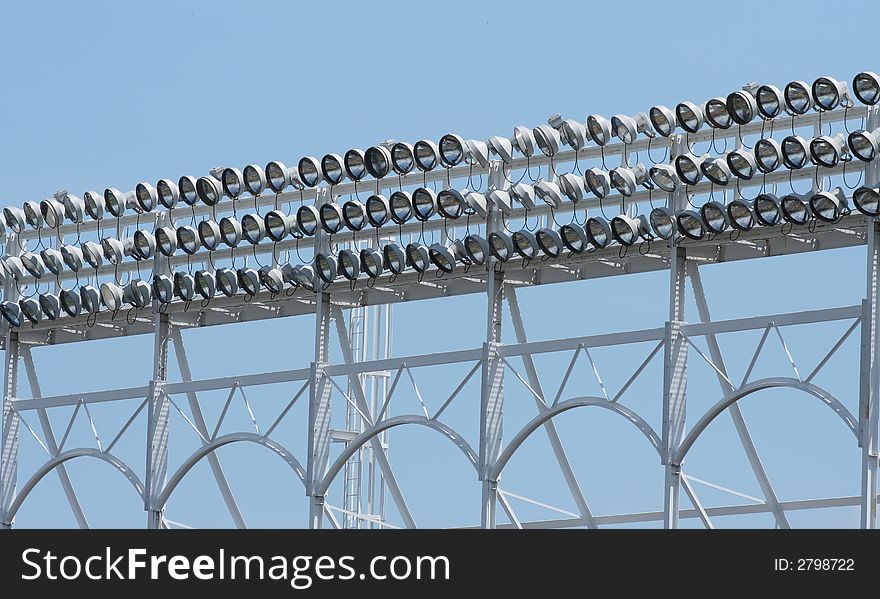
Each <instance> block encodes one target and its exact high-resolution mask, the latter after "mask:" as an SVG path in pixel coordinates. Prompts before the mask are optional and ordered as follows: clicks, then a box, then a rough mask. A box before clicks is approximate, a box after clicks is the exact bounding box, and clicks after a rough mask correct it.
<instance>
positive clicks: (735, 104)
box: [726, 90, 758, 125]
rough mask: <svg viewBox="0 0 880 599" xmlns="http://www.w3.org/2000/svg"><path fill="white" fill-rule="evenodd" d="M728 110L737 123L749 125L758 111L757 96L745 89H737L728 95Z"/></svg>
mask: <svg viewBox="0 0 880 599" xmlns="http://www.w3.org/2000/svg"><path fill="white" fill-rule="evenodd" d="M726 104H727V112H728V113H730V118H731V119H733V122H734V123H736V124H737V125H748V124H749V123H750V122H752V120H753V119H754V118H755V115H756V114H757V113H758V102H757V101H756V100H755V96H753V95H752V94H750V93H749V92H747V91H745V90H739V91H735V92H733V93H731V94H728V96H727V101H726Z"/></svg>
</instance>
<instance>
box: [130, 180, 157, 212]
mask: <svg viewBox="0 0 880 599" xmlns="http://www.w3.org/2000/svg"><path fill="white" fill-rule="evenodd" d="M134 199H135V201H136V202H137V205H138V207H139V208H140V209H141V211H142V212H150V211H151V210H152V209H153V208H155V207H156V204H157V203H158V202H159V194H158V192H157V191H156V188H155V187H153V186H152V185H150V184H149V183H138V184H137V185H135V188H134Z"/></svg>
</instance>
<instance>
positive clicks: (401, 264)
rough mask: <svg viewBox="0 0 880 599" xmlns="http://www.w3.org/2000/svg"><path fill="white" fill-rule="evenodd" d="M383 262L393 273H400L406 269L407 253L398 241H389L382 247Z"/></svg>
mask: <svg viewBox="0 0 880 599" xmlns="http://www.w3.org/2000/svg"><path fill="white" fill-rule="evenodd" d="M382 263H383V264H384V265H385V268H387V269H388V270H390V271H391V273H392V274H395V275H399V274H400V273H402V272H403V271H404V270H405V269H406V254H405V253H404V251H403V248H401V247H400V246H399V245H397V244H396V243H387V244H385V245H384V246H383V247H382Z"/></svg>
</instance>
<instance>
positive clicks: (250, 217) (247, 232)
mask: <svg viewBox="0 0 880 599" xmlns="http://www.w3.org/2000/svg"><path fill="white" fill-rule="evenodd" d="M241 234H242V236H243V237H244V239H245V241H247V242H248V243H250V244H251V245H256V244H258V243H260V242H261V241H263V238H264V237H265V236H266V223H265V221H264V220H263V219H262V218H260V215H259V214H245V215H244V216H243V217H241Z"/></svg>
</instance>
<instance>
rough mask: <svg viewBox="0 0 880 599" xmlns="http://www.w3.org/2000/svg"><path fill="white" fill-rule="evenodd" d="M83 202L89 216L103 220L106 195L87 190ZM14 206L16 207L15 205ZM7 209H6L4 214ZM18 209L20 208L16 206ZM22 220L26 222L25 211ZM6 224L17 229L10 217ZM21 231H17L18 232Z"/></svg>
mask: <svg viewBox="0 0 880 599" xmlns="http://www.w3.org/2000/svg"><path fill="white" fill-rule="evenodd" d="M83 204H84V205H85V209H86V214H88V215H89V218H91V219H93V220H101V218H103V216H104V211H105V210H106V209H107V206H106V204H105V203H104V196H103V195H102V194H100V193H98V192H97V191H87V192H85V193H84V194H83ZM13 208H14V207H13ZM6 210H9V208H5V209H4V214H5V212H6ZM15 210H18V208H15ZM21 221H22V223H23V222H24V213H22V215H21ZM6 224H7V225H9V228H10V229H12V230H13V231H15V229H14V228H13V227H12V224H11V223H10V222H9V217H7V218H6ZM18 232H20V231H16V233H18Z"/></svg>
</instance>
